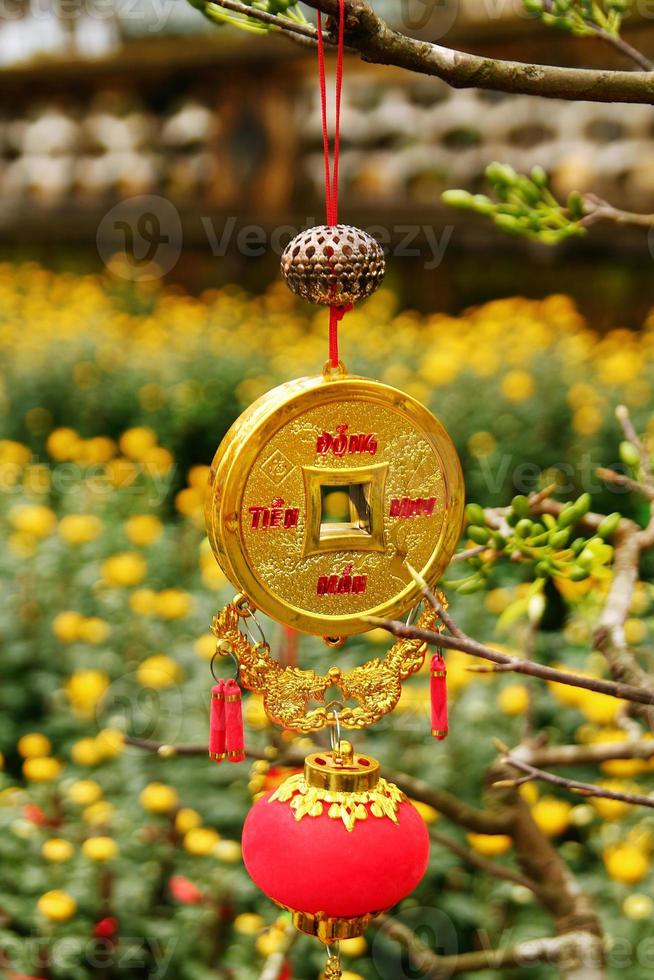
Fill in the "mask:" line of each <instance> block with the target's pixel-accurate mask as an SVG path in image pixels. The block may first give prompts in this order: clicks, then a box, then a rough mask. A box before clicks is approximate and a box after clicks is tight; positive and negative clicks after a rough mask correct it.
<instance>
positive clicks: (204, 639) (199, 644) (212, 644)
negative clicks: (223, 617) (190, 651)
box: [193, 633, 216, 660]
mask: <svg viewBox="0 0 654 980" xmlns="http://www.w3.org/2000/svg"><path fill="white" fill-rule="evenodd" d="M193 646H194V648H195V652H196V653H197V655H198V657H201V658H202V659H203V660H211V658H212V657H213V655H214V653H215V652H216V637H215V636H214V635H213V633H203V634H202V636H198V638H197V640H196V641H195V643H194V644H193Z"/></svg>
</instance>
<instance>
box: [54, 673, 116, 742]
mask: <svg viewBox="0 0 654 980" xmlns="http://www.w3.org/2000/svg"><path fill="white" fill-rule="evenodd" d="M108 687H109V676H108V675H107V674H105V672H104V671H102V670H78V671H76V673H74V674H72V675H71V676H70V677H69V678H68V680H67V681H66V683H65V685H64V690H65V692H66V697H67V698H68V700H69V701H70V705H71V707H72V709H73V711H74V712H75V714H76V715H78V716H79V717H80V718H90V717H92V715H93V713H94V711H95V709H96V707H97V706H98V704H99V702H100V701H101V700H102V698H103V696H104V694H105V693H106V691H107V688H108ZM84 741H88V739H85V740H84ZM78 744H79V743H78Z"/></svg>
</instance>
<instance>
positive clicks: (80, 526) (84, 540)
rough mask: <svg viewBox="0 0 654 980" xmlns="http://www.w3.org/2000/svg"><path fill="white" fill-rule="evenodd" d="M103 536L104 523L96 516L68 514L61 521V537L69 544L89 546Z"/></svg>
mask: <svg viewBox="0 0 654 980" xmlns="http://www.w3.org/2000/svg"><path fill="white" fill-rule="evenodd" d="M100 534H102V521H101V520H100V518H99V517H95V515H94V514H68V515H67V516H66V517H62V518H61V520H60V521H59V536H60V537H62V538H63V539H64V541H65V542H66V543H67V544H88V543H89V541H95V539H96V538H97V537H99V536H100Z"/></svg>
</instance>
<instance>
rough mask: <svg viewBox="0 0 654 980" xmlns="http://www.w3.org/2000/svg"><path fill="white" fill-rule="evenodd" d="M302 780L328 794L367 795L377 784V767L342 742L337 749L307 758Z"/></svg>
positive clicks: (316, 753)
mask: <svg viewBox="0 0 654 980" xmlns="http://www.w3.org/2000/svg"><path fill="white" fill-rule="evenodd" d="M304 779H305V782H306V783H307V785H308V786H313V787H315V788H316V789H322V790H327V791H328V792H330V793H366V792H368V791H369V790H372V789H374V788H375V786H376V785H377V783H378V782H379V763H378V761H377V759H373V758H372V756H370V755H362V754H361V753H360V752H355V751H354V748H353V747H352V744H351V743H350V742H348V741H347V740H346V739H341V741H340V742H339V745H338V748H337V749H334V750H332V751H330V752H313V753H312V754H311V755H308V756H307V757H306V759H305V760H304Z"/></svg>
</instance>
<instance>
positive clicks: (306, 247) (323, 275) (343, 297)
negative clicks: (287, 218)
mask: <svg viewBox="0 0 654 980" xmlns="http://www.w3.org/2000/svg"><path fill="white" fill-rule="evenodd" d="M385 266H386V263H385V260H384V252H383V250H382V247H381V245H380V244H379V242H377V241H376V240H375V239H374V238H373V237H372V236H371V235H369V234H368V233H367V232H365V231H362V230H361V229H360V228H354V227H352V225H332V226H328V225H319V226H318V227H316V228H309V229H308V230H307V231H303V232H300V234H299V235H296V237H295V238H294V239H293V240H292V241H290V242H289V244H288V245H287V246H286V248H285V250H284V253H283V255H282V262H281V268H282V276H283V277H284V279H285V280H286V283H287V285H288V287H289V289H291V290H292V291H293V292H294V293H296V294H297V295H298V296H301V297H302V298H303V299H306V300H308V301H309V302H310V303H319V304H321V305H322V306H349V305H350V304H352V303H356V302H358V300H360V299H365V298H366V296H370V294H371V293H374V291H375V290H376V289H377V287H378V286H379V285H380V284H381V281H382V279H383V278H384V270H385Z"/></svg>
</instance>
